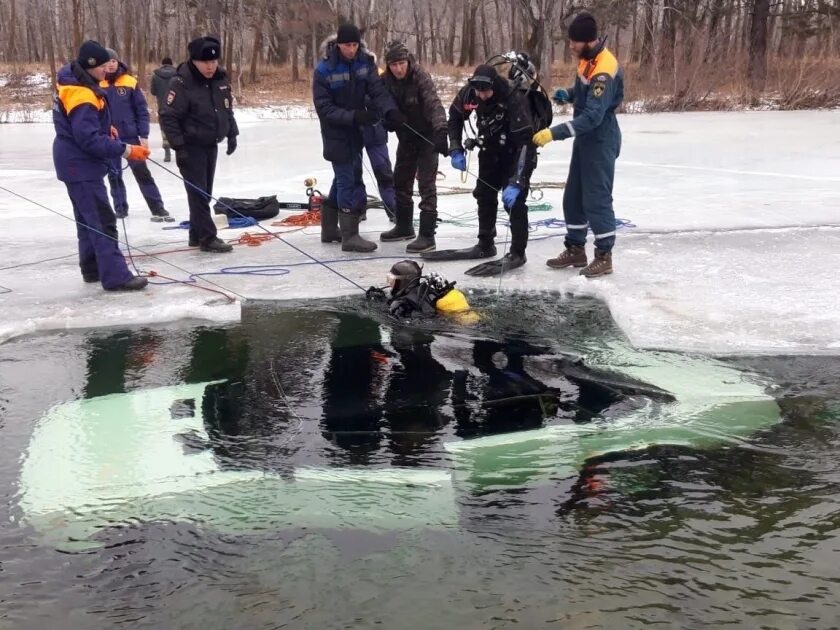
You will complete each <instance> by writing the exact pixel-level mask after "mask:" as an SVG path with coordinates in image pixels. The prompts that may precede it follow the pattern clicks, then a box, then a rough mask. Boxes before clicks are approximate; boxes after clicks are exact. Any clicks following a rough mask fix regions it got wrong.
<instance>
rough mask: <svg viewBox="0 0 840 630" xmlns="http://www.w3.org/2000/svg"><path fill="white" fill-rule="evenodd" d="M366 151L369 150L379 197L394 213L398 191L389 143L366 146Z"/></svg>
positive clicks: (368, 153)
mask: <svg viewBox="0 0 840 630" xmlns="http://www.w3.org/2000/svg"><path fill="white" fill-rule="evenodd" d="M365 151H367V155H368V159H369V160H370V166H371V168H372V169H373V176H374V177H375V178H376V185H377V187H378V188H379V197H380V198H381V199H382V203H384V204H385V207H386V208H387V209H388V210H389V212H390V213H391V214H393V213H394V212H395V211H396V207H397V193H396V190H395V188H394V169H393V168H392V167H391V158H390V156H389V155H388V145H387V144H374V145H369V146H366V147H365Z"/></svg>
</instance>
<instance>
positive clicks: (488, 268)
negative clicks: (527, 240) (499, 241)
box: [464, 253, 528, 277]
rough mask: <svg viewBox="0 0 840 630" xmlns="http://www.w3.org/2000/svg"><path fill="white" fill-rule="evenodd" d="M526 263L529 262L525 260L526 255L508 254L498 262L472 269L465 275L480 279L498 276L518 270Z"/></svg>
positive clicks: (494, 261)
mask: <svg viewBox="0 0 840 630" xmlns="http://www.w3.org/2000/svg"><path fill="white" fill-rule="evenodd" d="M526 262H528V259H527V258H525V254H523V255H522V256H517V255H515V254H510V253H508V254H505V255H504V256H503V257H502V258H499V259H498V260H491V261H490V262H486V263H481V264H480V265H476V266H475V267H470V268H469V269H467V270H466V271H465V272H464V273H465V274H466V275H468V276H478V277H489V276H498V275H500V274H503V273H506V272H508V271H511V270H512V269H516V268H517V267H521V266H522V265H524V264H525V263H526Z"/></svg>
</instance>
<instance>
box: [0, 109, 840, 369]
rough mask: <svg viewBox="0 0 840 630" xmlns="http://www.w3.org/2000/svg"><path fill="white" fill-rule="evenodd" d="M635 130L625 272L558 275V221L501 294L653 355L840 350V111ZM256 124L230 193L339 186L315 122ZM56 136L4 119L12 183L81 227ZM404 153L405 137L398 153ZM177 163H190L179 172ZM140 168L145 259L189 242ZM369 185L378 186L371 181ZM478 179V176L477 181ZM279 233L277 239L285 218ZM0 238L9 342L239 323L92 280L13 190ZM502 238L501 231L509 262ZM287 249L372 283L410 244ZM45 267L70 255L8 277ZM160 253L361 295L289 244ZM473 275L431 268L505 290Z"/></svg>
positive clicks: (240, 281)
mask: <svg viewBox="0 0 840 630" xmlns="http://www.w3.org/2000/svg"><path fill="white" fill-rule="evenodd" d="M249 118H255V117H249ZM621 125H622V128H623V132H624V142H623V148H622V155H621V158H620V159H619V162H618V167H617V173H616V187H615V207H616V215H617V216H618V217H620V218H622V219H626V220H628V221H630V222H632V224H633V225H634V226H635V227H627V228H623V229H621V231H620V233H619V239H618V243H617V245H616V250H615V253H614V265H615V269H616V271H615V273H614V274H613V275H612V276H611V277H608V278H602V279H598V280H594V281H586V280H584V279H582V278H579V277H578V276H576V275H575V273H574V272H573V271H552V270H550V269H548V268H546V267H545V265H544V261H545V259H547V258H549V257H551V256H553V255H555V254H556V253H557V252H558V251H559V250H560V249H561V247H562V234H563V230H562V229H549V228H544V227H543V228H539V229H537V230H536V231H535V232H533V233H532V235H531V243H530V245H529V247H528V258H529V263H528V264H527V265H526V266H525V267H523V268H521V269H519V270H516V271H514V272H511V273H510V274H508V275H506V276H505V277H504V278H503V279H502V283H501V289H502V290H531V291H542V290H554V291H563V292H570V293H578V294H580V293H582V294H591V295H596V296H599V297H601V298H603V299H604V300H605V301H606V302H607V304H608V305H609V307H610V310H611V312H612V314H613V317H614V318H615V319H616V321H617V322H618V324H619V325H620V326H621V328H622V329H623V330H624V331H625V333H626V334H627V335H628V337H629V339H630V341H631V342H632V343H633V344H635V345H637V346H639V347H647V348H650V347H655V348H665V349H678V350H691V351H698V352H709V353H730V354H739V353H817V352H830V353H838V352H840V315H839V314H838V312H840V309H838V306H839V305H838V300H839V299H840V298H838V294H840V291H838V289H840V282H838V280H837V279H836V273H835V272H834V270H835V269H836V268H838V267H840V265H838V263H840V247H838V245H840V227H838V226H840V213H838V207H839V206H840V203H838V202H840V113H838V112H795V113H793V112H742V113H708V114H656V115H633V116H624V117H622V118H621ZM241 127H242V136H241V138H240V143H239V150H238V151H237V153H236V154H235V155H234V156H232V157H227V156H224V155H220V159H219V168H218V172H217V179H216V188H215V191H214V192H215V194H216V195H225V196H240V197H250V196H260V195H265V194H275V193H276V194H278V195H279V197H280V198H281V199H284V200H289V201H304V193H303V180H304V178H306V177H310V176H315V177H317V178H318V179H319V181H320V182H321V186H322V188H324V189H326V188H328V186H329V181H330V178H331V170H330V168H329V165H328V164H327V163H326V162H324V161H323V159H322V158H321V139H320V134H319V131H318V124H317V121H311V120H296V121H278V120H263V121H259V120H256V119H254V120H253V121H252V122H243V124H242V125H241ZM815 130H818V133H815ZM52 137H53V130H52V127H51V125H41V124H36V125H3V126H0V185H2V186H4V187H6V188H10V189H12V190H14V191H16V192H19V193H21V194H24V195H27V196H30V197H31V198H33V199H35V200H36V201H38V202H39V203H42V204H44V205H46V206H48V207H50V208H52V209H54V210H57V211H59V212H61V213H63V214H65V215H67V216H70V215H71V209H70V204H69V201H68V199H67V195H66V191H65V189H64V186H63V185H62V184H61V183H60V182H58V181H56V180H55V176H54V171H53V167H52V158H51V142H52ZM395 147H396V143H395V141H394V140H392V141H391V150H392V154H393V151H394V150H395ZM152 148H153V149H154V152H153V157H154V158H155V159H156V160H161V158H162V151H161V150H160V148H159V136H158V134H157V130H156V129H155V130H153V133H152ZM570 152H571V144H569V143H554V144H552V145H550V146H549V147H547V148H545V149H543V150H542V152H541V153H542V155H541V159H540V166H539V167H538V169H537V171H536V173H535V176H534V181H535V182H540V181H544V182H557V181H563V180H564V179H565V176H566V172H567V168H568V160H569V156H570ZM166 166H171V167H172V168H173V170H175V169H174V164H170V165H166ZM475 167H476V164H475V162H473V170H475ZM150 168H151V169H152V173H153V174H154V176H155V178H156V179H157V181H158V183H159V185H160V187H161V190H162V193H163V196H164V200H165V201H166V205H167V208H168V209H169V210H170V212H172V213H173V214H174V215H175V216H176V217H177V218H178V219H179V220H183V219H186V218H187V212H186V197H185V192H184V189H183V184H182V183H181V182H180V181H179V180H177V179H176V178H175V177H174V176H172V175H171V174H169V173H167V172H166V171H164V170H162V168H161V166H158V165H155V164H151V165H150ZM441 171H442V172H443V173H444V174H445V175H446V179H445V180H444V181H442V182H441V186H457V187H460V186H462V184H461V183H460V182H459V181H458V176H457V174H456V173H455V172H454V171H453V170H452V169H451V168H450V167H449V165H448V164H447V163H444V162H442V163H441ZM126 175H127V187H128V192H129V202H130V204H131V210H130V217H129V219H128V220H127V222H126V225H127V229H128V236H129V239H130V242H131V243H132V244H133V245H135V246H138V247H141V248H142V249H144V250H147V251H149V250H151V251H167V250H170V249H173V248H177V249H180V248H183V247H184V245H185V241H186V232H185V231H179V230H162V229H161V225H160V224H153V223H151V222H149V220H148V216H149V215H148V210H147V209H146V207H145V204H144V202H143V200H142V198H141V197H140V194H139V191H138V189H137V186H136V184H135V183H134V181H133V178H132V177H131V175H130V173H127V174H126ZM365 179H366V181H367V182H368V186H369V190H370V192H372V193H375V192H376V191H375V187H374V186H373V185H372V177H371V175H370V172H369V171H367V170H366V172H365ZM473 184H474V180H472V179H471V180H470V181H469V182H468V183H467V184H466V186H472V185H473ZM544 192H545V199H544V200H545V201H548V202H550V203H551V204H552V205H553V210H552V211H550V212H547V213H545V212H542V213H536V212H535V213H532V215H531V220H532V221H536V220H540V219H545V218H549V217H557V218H560V219H562V205H561V204H562V190H558V189H552V188H547V189H545V191H544ZM439 208H440V210H441V213H442V215H443V216H444V218H447V217H451V216H454V215H461V214H463V213H468V215H469V213H471V212H473V213H474V208H475V205H474V200H473V199H472V197H470V196H469V195H459V196H441V197H440V199H439ZM500 214H501V216H500V219H503V218H504V213H503V212H502V213H500ZM282 216H284V214H281V216H280V217H278V219H279V218H282ZM473 223H474V220H473ZM388 226H389V224H388V222H387V220H386V218H385V217H384V213H382V211H377V210H372V211H370V212H369V219H368V221H367V222H366V223H363V224H362V229H363V231H365V232H368V233H369V234H371V235H374V236H375V235H376V233H378V232H379V231H381V230H384V229H387V228H388ZM267 227H269V228H270V229H273V230H279V229H280V228H275V227H272V226H271V225H270V222H268V224H267ZM0 231H2V234H3V235H4V236H5V243H4V246H3V252H4V253H5V256H4V257H3V263H2V264H0V268H3V269H0V285H1V286H3V287H8V288H10V289H12V292H11V293H6V294H3V295H0V306H2V308H3V313H4V316H3V318H2V320H0V321H2V323H0V341H2V340H5V339H9V338H11V337H14V336H16V335H20V334H26V333H29V332H33V331H37V330H54V329H62V328H67V327H72V328H76V327H94V326H105V325H120V324H141V323H157V322H166V321H172V320H176V319H183V318H198V319H208V320H214V321H229V320H235V319H237V318H238V317H239V312H240V310H239V307H238V305H237V304H233V305H226V304H223V303H222V302H223V300H219V299H218V298H219V296H218V295H215V294H212V293H209V292H205V291H200V290H196V289H195V288H192V287H187V286H183V285H167V286H155V287H152V288H150V289H149V290H147V291H145V292H143V293H141V294H132V295H122V294H108V293H105V292H103V291H101V289H100V288H99V287H98V286H90V285H85V284H83V283H82V282H81V280H80V278H79V273H78V268H77V266H76V261H75V228H74V227H73V225H72V224H71V223H70V222H69V221H67V220H65V219H62V218H59V217H57V216H55V215H53V214H51V213H49V212H47V211H46V210H43V209H40V208H38V207H36V206H33V205H31V204H29V203H27V202H24V201H21V200H19V199H16V198H14V197H12V196H10V195H9V194H7V193H5V192H3V191H0ZM249 231H250V232H255V231H256V230H254V229H251V230H249ZM239 233H241V231H235V232H234V231H228V232H222V233H221V235H222V236H225V237H228V238H232V237H234V236H237V235H238V234H239ZM505 233H506V230H505V227H504V226H503V225H500V226H499V239H498V243H497V244H498V245H499V246H500V251H501V248H502V240H503V239H504V236H505ZM284 238H287V239H288V240H289V241H290V242H291V243H293V244H295V245H296V246H298V247H300V248H302V249H303V250H305V251H306V252H308V253H309V254H311V255H312V256H315V257H316V258H318V259H320V260H339V261H340V262H336V263H330V264H332V265H334V266H335V268H336V269H338V270H339V271H341V273H343V274H345V275H347V276H348V277H349V278H351V279H353V280H354V281H356V282H357V283H358V284H360V285H362V286H364V287H366V286H368V285H371V284H381V283H382V279H383V276H384V273H385V271H386V270H387V268H388V267H389V266H390V264H391V262H390V259H391V258H395V259H397V258H402V257H404V243H393V244H380V248H379V249H378V250H377V251H376V252H375V253H374V254H373V255H371V256H360V255H348V254H343V253H342V252H341V251H340V247H338V246H336V245H322V244H321V243H320V241H319V238H318V229H317V228H307V229H305V230H301V231H297V232H294V233H292V234H287V235H285V236H284ZM474 238H475V228H474V227H472V226H470V225H466V226H456V225H453V224H451V223H445V224H443V225H442V226H441V228H440V229H439V231H438V247H439V248H448V247H460V246H465V245H468V244H470V243H472V242H473V240H474ZM59 257H60V258H59ZM46 258H58V259H57V260H52V261H49V262H42V263H39V264H36V265H28V266H24V267H19V268H16V269H5V268H6V267H8V266H10V265H15V264H20V263H26V262H34V261H39V260H42V259H46ZM372 258H376V260H370V259H372ZM162 259H163V260H162V261H161V260H152V261H151V262H149V261H150V259H140V260H138V265H139V266H140V267H141V268H142V269H144V270H149V269H154V270H156V271H158V272H159V273H162V274H165V275H168V276H172V277H175V278H180V279H184V278H186V277H187V276H188V273H187V272H190V273H197V272H202V273H203V272H218V271H219V270H220V269H222V268H231V267H240V268H241V267H245V266H251V265H261V266H266V265H286V269H287V270H288V273H287V274H285V275H249V276H248V275H218V276H210V277H209V279H210V280H212V281H214V282H217V283H219V284H220V285H222V286H224V287H225V288H226V289H229V290H230V291H231V292H234V293H236V294H239V295H240V296H244V297H246V298H253V299H286V298H301V297H313V298H315V297H324V296H335V295H343V294H346V295H349V294H351V293H353V292H355V291H358V289H356V288H354V287H353V286H352V285H350V284H349V283H347V282H346V281H344V280H341V279H340V278H338V277H337V276H335V275H334V274H332V273H330V272H329V271H328V270H326V269H324V268H323V267H319V266H318V265H316V264H313V263H312V261H311V260H309V259H308V258H306V257H305V256H303V255H301V254H299V253H297V252H296V251H295V250H294V249H292V248H291V247H289V246H288V245H286V244H284V243H282V242H280V241H277V240H275V241H272V242H270V243H266V244H263V245H261V246H259V247H245V246H238V247H236V248H235V250H234V252H233V253H232V254H229V255H208V254H202V253H200V252H197V251H195V250H191V251H181V252H176V253H172V254H164V255H163V256H162ZM168 263H172V264H174V265H177V266H178V267H179V268H180V269H176V268H174V267H172V266H170V265H169V264H168ZM468 266H469V264H467V263H463V262H460V263H447V264H439V265H435V266H434V269H435V270H437V271H440V272H441V273H443V274H444V275H445V276H447V277H449V278H450V279H453V280H457V281H458V283H459V286H461V287H466V288H485V289H486V288H492V289H497V288H498V287H499V283H498V281H497V280H481V279H476V278H470V277H468V276H464V275H463V273H462V272H463V270H464V269H465V268H467V267H468ZM427 268H428V269H430V268H431V267H430V266H427ZM239 271H242V269H239ZM202 284H204V286H210V285H207V284H206V283H202ZM0 291H2V289H0Z"/></svg>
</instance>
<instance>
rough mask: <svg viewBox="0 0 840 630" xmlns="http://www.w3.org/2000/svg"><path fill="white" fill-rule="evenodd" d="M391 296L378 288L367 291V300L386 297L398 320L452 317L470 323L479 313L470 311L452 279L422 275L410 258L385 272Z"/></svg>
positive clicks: (389, 307)
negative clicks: (439, 316)
mask: <svg viewBox="0 0 840 630" xmlns="http://www.w3.org/2000/svg"><path fill="white" fill-rule="evenodd" d="M388 287H389V288H390V289H391V296H390V297H386V295H385V292H384V291H383V290H382V289H380V288H378V287H370V288H369V289H368V290H367V291H366V295H367V297H368V299H377V298H378V299H387V304H388V312H389V313H390V314H391V315H392V316H393V317H396V318H397V319H412V318H414V317H425V318H429V317H435V316H437V315H439V314H441V315H451V316H454V317H455V319H457V320H458V321H459V322H461V323H464V324H472V323H475V322H477V321H478V315H477V314H476V313H475V312H473V311H472V310H470V305H469V302H467V298H466V297H465V296H464V294H463V293H461V291H459V290H458V289H456V288H455V283H454V282H448V281H447V280H445V279H444V278H442V277H441V276H440V275H438V274H436V273H431V274H429V275H427V276H424V275H423V268H422V267H421V266H420V265H418V264H417V263H416V262H415V261H413V260H401V261H400V262H398V263H396V264H395V265H394V266H393V267H391V271H389V272H388Z"/></svg>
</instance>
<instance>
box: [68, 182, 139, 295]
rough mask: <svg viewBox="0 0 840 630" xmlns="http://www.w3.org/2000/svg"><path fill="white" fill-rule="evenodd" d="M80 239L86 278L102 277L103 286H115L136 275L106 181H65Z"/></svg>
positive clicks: (83, 273)
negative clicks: (123, 248)
mask: <svg viewBox="0 0 840 630" xmlns="http://www.w3.org/2000/svg"><path fill="white" fill-rule="evenodd" d="M65 185H66V186H67V193H68V194H69V195H70V202H71V203H72V204H73V216H74V217H75V218H76V222H77V223H76V236H77V238H78V239H79V267H80V268H81V270H82V275H83V276H86V277H96V276H97V275H98V276H99V280H100V282H102V286H103V287H104V288H106V289H113V288H115V287H118V286H120V285H122V284H125V283H126V282H128V281H129V280H131V278H132V277H133V274H132V273H131V272H130V271H129V270H128V265H127V264H126V262H125V257H124V256H123V254H122V252H121V251H120V248H119V246H118V238H119V235H118V233H117V219H116V217H115V216H114V211H113V210H112V209H111V204H110V203H109V202H108V191H107V190H105V182H104V181H102V180H94V181H89V182H76V183H65Z"/></svg>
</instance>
